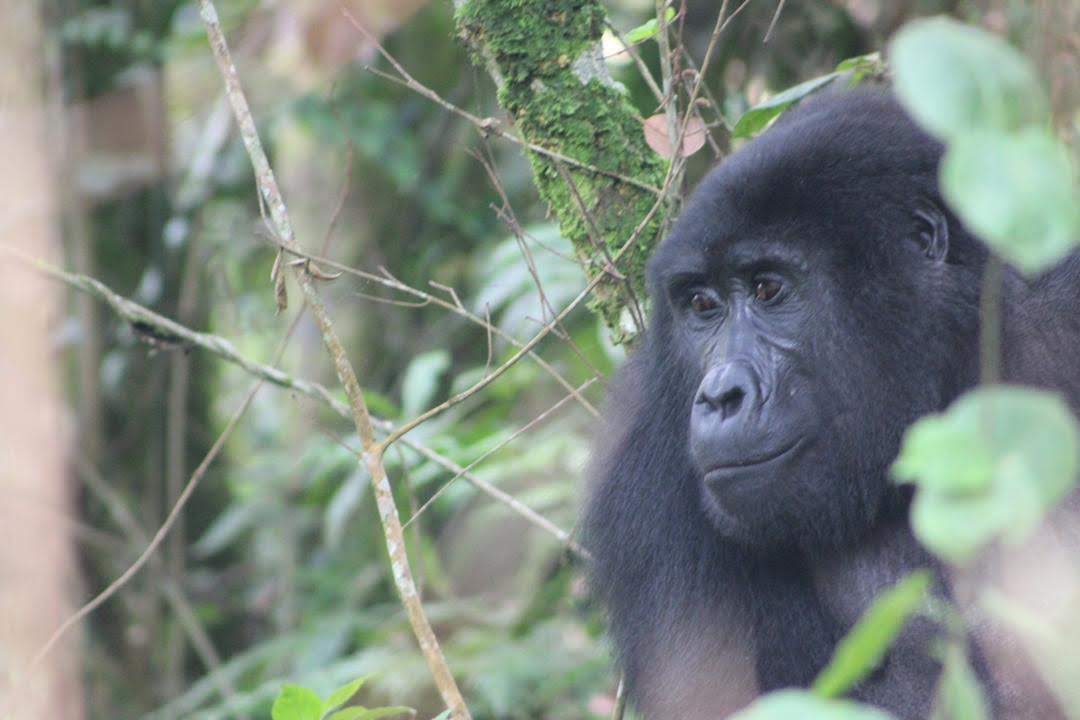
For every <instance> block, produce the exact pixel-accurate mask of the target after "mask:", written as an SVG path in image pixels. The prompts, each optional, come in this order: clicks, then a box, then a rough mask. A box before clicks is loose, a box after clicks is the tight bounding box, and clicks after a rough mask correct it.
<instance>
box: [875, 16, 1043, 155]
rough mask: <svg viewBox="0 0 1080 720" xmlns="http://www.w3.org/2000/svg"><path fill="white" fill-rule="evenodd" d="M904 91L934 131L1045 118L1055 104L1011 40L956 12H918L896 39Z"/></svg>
mask: <svg viewBox="0 0 1080 720" xmlns="http://www.w3.org/2000/svg"><path fill="white" fill-rule="evenodd" d="M889 58H890V63H891V65H892V68H893V74H894V76H895V82H894V87H895V90H896V94H897V96H898V97H899V98H900V101H901V102H902V103H903V104H904V106H905V107H906V108H907V109H908V111H910V112H911V114H912V116H913V117H914V118H915V119H916V120H917V121H918V122H919V123H920V124H921V125H923V126H924V127H925V128H926V129H927V130H929V131H930V132H931V133H933V134H935V135H937V136H939V137H941V138H944V139H947V140H951V139H953V138H955V137H957V136H959V135H961V134H962V133H965V132H967V131H969V130H974V129H986V130H1002V131H1010V130H1017V129H1019V128H1022V127H1024V126H1027V125H1031V124H1041V123H1044V122H1045V121H1046V119H1047V117H1048V109H1047V108H1048V105H1047V101H1046V97H1045V95H1044V94H1043V91H1042V88H1041V86H1040V84H1039V81H1038V77H1037V76H1036V74H1035V72H1034V70H1033V69H1032V67H1031V65H1030V64H1029V63H1028V62H1027V60H1026V59H1025V58H1024V56H1023V55H1021V54H1020V53H1019V52H1018V51H1017V50H1015V49H1014V48H1012V47H1010V46H1009V45H1008V43H1006V42H1005V41H1003V40H1001V39H999V38H997V37H995V36H994V35H991V34H990V33H988V32H986V31H983V30H979V29H977V28H974V27H971V26H968V25H964V24H962V23H959V22H956V21H955V20H949V19H947V18H943V17H942V18H930V19H923V20H915V21H913V22H910V23H908V24H907V25H905V26H904V27H903V28H901V29H900V31H899V32H898V33H896V36H895V37H894V38H893V41H892V43H891V44H890V46H889Z"/></svg>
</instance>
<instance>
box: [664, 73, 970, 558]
mask: <svg viewBox="0 0 1080 720" xmlns="http://www.w3.org/2000/svg"><path fill="white" fill-rule="evenodd" d="M939 155H940V148H939V147H938V146H937V144H936V143H934V142H933V141H931V140H930V139H929V138H927V137H926V136H925V135H924V134H923V133H922V132H921V131H920V130H918V129H917V128H916V127H915V126H914V124H912V123H911V122H910V121H909V120H907V118H906V117H905V116H904V115H903V114H902V113H900V112H899V110H898V108H896V106H895V105H894V104H893V101H891V100H890V99H889V98H888V97H887V96H884V95H878V94H866V93H853V94H850V95H848V96H841V97H838V98H827V99H823V100H819V101H817V102H815V103H808V105H807V106H806V107H804V108H802V109H800V110H797V111H795V112H793V113H792V114H791V116H790V117H788V118H785V119H783V120H782V121H781V122H780V123H779V124H778V125H777V126H776V127H774V128H772V129H770V130H769V131H768V132H767V133H765V135H764V136H763V137H761V138H760V139H758V140H756V141H754V142H753V143H751V144H750V145H749V146H748V147H746V148H744V149H742V150H740V151H739V152H737V153H735V154H734V155H733V156H732V157H731V158H730V159H729V160H727V161H725V162H723V163H722V164H721V165H720V167H719V168H718V169H716V170H715V171H713V173H712V174H711V175H709V176H708V177H707V178H706V179H705V181H704V182H703V183H702V184H701V186H700V187H699V188H698V190H697V191H696V192H695V194H694V196H693V198H692V199H691V201H690V203H689V204H688V206H687V208H686V211H685V212H684V213H683V215H682V217H681V218H680V219H679V222H678V223H677V225H676V227H675V229H674V232H673V233H672V234H671V236H670V237H669V238H668V239H667V240H666V241H665V242H664V243H663V244H662V245H661V247H660V249H659V250H658V252H657V253H656V255H655V257H654V259H653V260H652V263H651V267H650V285H651V293H652V297H653V301H654V303H655V306H656V311H655V315H654V317H653V323H652V330H651V331H652V332H653V333H654V334H655V335H657V336H658V337H657V338H655V339H654V342H653V346H654V347H663V348H665V350H664V354H665V355H666V359H667V362H668V363H670V364H672V365H678V366H681V367H684V368H685V371H684V372H685V377H686V381H687V383H688V384H687V386H686V387H685V388H683V389H682V390H681V391H680V397H679V398H678V399H679V401H680V402H682V403H683V407H682V411H683V412H682V415H683V419H682V423H683V424H684V426H683V428H680V430H687V431H688V433H689V453H690V458H691V460H692V463H693V467H694V469H695V470H696V475H697V477H698V481H699V485H700V490H701V497H702V506H703V508H704V510H705V511H706V513H707V514H708V516H709V518H710V519H711V521H712V523H713V524H714V526H715V528H716V530H717V531H718V532H719V533H720V534H722V535H724V536H727V537H730V538H732V539H734V540H738V541H742V542H744V543H748V544H750V545H753V546H755V547H762V546H772V545H775V544H778V543H779V544H783V543H797V544H799V545H804V546H805V545H808V544H809V545H812V544H821V543H827V544H834V543H836V542H842V541H844V540H847V539H850V538H851V537H853V536H855V535H857V534H858V533H859V532H861V531H863V530H865V528H866V526H867V524H868V523H869V522H871V521H872V520H873V518H874V517H875V516H876V515H877V513H878V512H879V511H880V509H881V508H882V504H883V503H884V502H886V501H887V500H888V499H889V497H888V496H889V495H890V490H889V488H890V486H889V484H888V483H887V481H886V471H887V468H888V466H889V464H890V462H891V461H892V460H893V458H894V457H895V455H896V451H897V448H898V443H899V440H900V436H901V433H902V431H903V429H904V427H906V426H907V425H908V424H909V423H910V422H911V421H912V420H914V419H915V418H916V417H918V416H920V415H922V414H925V413H927V412H930V411H932V410H937V409H940V408H942V407H943V405H944V404H945V403H946V402H948V401H949V400H950V399H951V398H953V397H955V396H956V395H957V394H958V392H959V391H960V389H961V388H963V387H964V386H966V385H969V384H971V383H972V382H973V381H974V379H975V370H976V358H977V335H976V332H975V330H976V327H977V319H978V287H979V282H978V278H979V272H980V266H981V265H982V262H983V258H984V256H985V253H984V252H983V251H982V250H981V249H980V247H979V246H978V245H977V244H976V243H974V242H973V241H972V240H971V239H970V237H969V236H968V235H967V233H966V232H964V231H963V230H962V228H961V227H960V226H959V224H958V223H957V221H956V220H955V219H954V218H952V217H951V216H949V215H948V214H947V213H946V212H945V211H944V210H943V209H942V204H941V202H940V201H939V200H938V198H937V190H936V186H935V185H936V183H935V177H936V168H937V160H938V157H939ZM657 342H659V345H657V344H656V343H657ZM646 352H649V351H646ZM673 431H674V430H673Z"/></svg>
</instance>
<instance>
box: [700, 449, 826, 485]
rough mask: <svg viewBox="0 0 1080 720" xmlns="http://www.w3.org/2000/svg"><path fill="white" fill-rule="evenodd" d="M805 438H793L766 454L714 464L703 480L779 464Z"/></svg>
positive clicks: (793, 452) (792, 453) (793, 451)
mask: <svg viewBox="0 0 1080 720" xmlns="http://www.w3.org/2000/svg"><path fill="white" fill-rule="evenodd" d="M805 440H806V438H798V439H796V440H795V442H793V443H791V444H790V445H788V446H787V447H785V448H783V449H781V450H778V451H776V452H773V453H769V454H768V455H764V456H760V457H755V458H750V459H748V460H738V461H736V462H731V463H722V464H720V465H714V466H713V467H711V468H710V469H709V470H708V471H707V472H706V473H705V480H706V482H709V481H712V480H714V479H719V477H718V476H727V475H731V474H733V473H736V472H738V471H741V470H747V469H750V468H759V467H764V466H768V465H773V464H779V463H780V461H783V460H785V459H786V458H788V457H789V456H791V455H794V454H795V451H796V450H798V449H799V448H800V447H802V445H803V444H804V441H805Z"/></svg>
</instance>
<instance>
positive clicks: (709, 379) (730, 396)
mask: <svg viewBox="0 0 1080 720" xmlns="http://www.w3.org/2000/svg"><path fill="white" fill-rule="evenodd" d="M760 395H761V392H760V388H759V386H758V381H757V377H756V376H755V374H754V371H753V370H751V369H750V367H749V366H747V365H746V364H744V363H741V362H731V363H726V364H724V365H722V366H720V367H715V368H712V369H711V370H709V372H708V373H706V375H705V379H704V380H702V381H701V387H700V388H699V389H698V396H697V400H696V402H697V403H698V404H702V405H705V406H706V408H707V411H708V412H714V413H720V421H721V422H723V421H725V420H728V419H730V418H733V417H735V416H736V415H738V414H739V413H740V412H741V411H742V410H743V408H746V407H749V408H753V407H754V406H755V405H757V404H758V402H759V399H760Z"/></svg>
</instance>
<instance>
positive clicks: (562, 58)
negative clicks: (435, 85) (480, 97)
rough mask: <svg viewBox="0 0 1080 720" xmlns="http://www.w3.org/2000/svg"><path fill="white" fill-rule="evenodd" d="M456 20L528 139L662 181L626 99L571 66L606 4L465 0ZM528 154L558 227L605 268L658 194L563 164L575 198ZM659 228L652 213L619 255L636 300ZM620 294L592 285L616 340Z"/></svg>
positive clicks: (596, 32)
mask: <svg viewBox="0 0 1080 720" xmlns="http://www.w3.org/2000/svg"><path fill="white" fill-rule="evenodd" d="M457 23H458V29H459V31H460V32H461V34H462V35H463V36H464V37H465V39H466V41H467V42H468V43H469V45H470V47H471V48H472V49H473V50H474V51H476V52H477V53H478V54H480V55H482V56H483V57H484V58H485V60H486V61H487V62H489V63H491V64H493V65H494V69H495V70H496V71H497V72H498V74H499V75H500V76H501V78H502V81H503V82H502V86H501V87H500V88H499V102H500V104H501V105H502V107H503V108H504V109H505V110H506V111H507V112H508V113H509V114H510V116H511V117H512V118H513V120H514V123H515V125H516V126H517V128H518V130H519V131H520V133H521V134H522V135H523V136H524V137H525V138H526V139H527V140H529V141H531V142H533V143H535V144H537V145H540V146H542V147H545V148H548V149H550V150H552V151H555V152H558V153H561V154H563V155H566V156H568V157H571V158H574V159H575V160H578V161H579V162H583V163H587V164H589V165H593V166H595V167H598V168H601V169H603V170H606V171H609V172H614V173H618V174H620V175H623V176H626V177H630V178H633V179H635V180H638V181H641V182H644V183H648V184H650V185H653V186H657V187H659V186H660V185H661V183H662V182H663V177H664V170H665V165H664V162H663V161H662V160H661V159H660V158H659V157H658V156H657V155H655V154H654V153H653V151H652V150H651V149H649V147H648V146H647V145H646V144H645V138H644V133H643V132H642V125H641V119H640V118H639V117H638V115H637V113H636V112H635V111H634V109H633V107H632V106H631V105H630V104H629V103H628V102H627V100H626V99H625V98H624V97H623V96H622V95H621V94H620V93H619V91H618V90H617V89H616V88H615V87H614V86H612V85H609V84H606V83H604V82H601V81H600V80H598V79H588V80H584V79H583V75H584V73H579V71H578V69H577V68H578V67H579V65H578V63H579V60H580V59H581V58H582V57H583V55H586V54H587V53H589V52H591V51H592V49H593V48H594V47H595V46H596V44H597V42H598V41H599V39H600V35H601V33H602V31H603V26H604V11H603V8H602V7H601V6H600V4H599V3H598V2H595V1H592V0H469V2H466V3H464V4H462V5H460V6H459V7H458V10H457ZM529 159H530V162H531V163H532V168H533V172H534V174H535V177H536V184H537V187H538V189H539V191H540V195H541V197H542V198H543V199H544V200H545V202H547V203H548V204H549V205H550V207H551V210H552V212H553V213H554V214H555V216H556V217H557V218H558V220H559V224H560V228H561V230H562V232H563V234H564V235H566V237H567V238H569V239H570V240H571V242H573V244H574V248H575V249H576V251H577V254H578V257H579V258H580V259H581V260H582V261H583V262H584V263H585V265H586V267H587V268H588V272H589V273H590V275H594V274H596V273H598V272H602V271H603V268H604V267H605V266H606V265H607V261H606V257H607V256H608V255H612V256H613V255H614V254H615V253H617V252H618V250H619V249H620V248H621V247H622V246H623V245H624V244H625V243H626V241H627V240H628V239H629V238H630V237H631V236H632V235H633V232H634V229H635V228H636V227H637V226H638V225H639V224H640V222H641V220H642V219H643V218H644V217H645V215H646V214H647V213H648V212H649V210H650V209H651V208H652V206H653V205H654V204H655V202H656V196H655V195H654V194H653V193H651V192H648V191H646V190H643V189H641V188H638V187H635V186H633V185H630V184H627V183H625V182H623V181H621V180H619V179H617V178H613V177H611V176H609V175H603V174H600V173H596V172H592V171H589V170H584V169H581V168H576V167H574V166H570V165H565V164H564V166H563V168H562V170H563V171H565V172H566V173H567V174H568V175H569V177H570V178H571V180H572V182H573V185H574V187H575V188H576V190H577V194H578V195H579V196H580V198H581V200H580V201H579V200H578V199H577V198H575V196H574V194H573V192H572V191H571V188H570V187H569V186H568V185H567V183H566V182H565V181H564V175H563V173H562V172H560V168H558V167H557V166H556V165H555V164H554V162H553V161H552V160H551V159H550V158H549V157H547V156H544V155H541V154H537V153H530V157H529ZM581 205H584V206H585V207H586V208H587V209H588V211H589V214H590V215H591V217H592V220H593V222H592V223H589V222H588V221H587V220H586V219H585V217H584V216H583V214H582V212H581V209H580V208H581ZM657 216H659V213H657ZM594 228H595V229H594ZM658 229H659V221H658V220H654V221H653V222H652V223H651V224H650V226H648V227H646V228H645V229H644V231H643V232H642V233H641V234H640V235H639V237H638V239H637V241H636V242H635V243H634V245H633V247H630V248H628V249H627V250H626V251H625V252H624V253H623V255H622V257H621V258H620V260H619V262H618V270H619V272H620V273H622V274H623V275H625V276H626V277H627V278H628V279H629V280H630V282H631V285H632V287H633V289H634V292H635V294H636V295H637V296H638V298H639V299H643V298H644V266H645V259H646V257H647V256H648V254H649V251H650V250H651V249H652V246H653V244H654V243H655V241H656V236H657V232H658ZM594 238H598V239H599V241H600V242H601V243H602V244H603V245H604V248H600V247H598V243H597V242H596V241H595V240H594ZM627 300H628V294H627V292H626V289H625V284H624V283H621V282H617V281H616V280H615V279H614V278H612V279H605V280H604V281H603V282H601V283H600V285H598V286H597V288H596V291H595V292H594V300H593V303H592V307H593V309H594V310H595V311H597V312H598V313H600V315H601V316H602V317H603V318H604V320H605V322H606V323H607V325H608V326H609V327H610V328H611V329H612V332H613V334H614V335H615V337H616V339H619V340H622V339H626V338H625V336H624V333H623V331H622V330H621V329H620V327H619V317H620V315H621V313H622V309H623V307H624V306H625V305H626V302H627Z"/></svg>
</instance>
